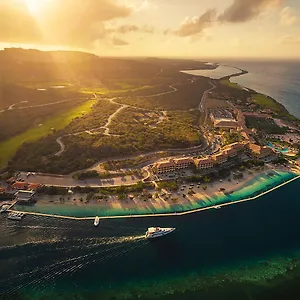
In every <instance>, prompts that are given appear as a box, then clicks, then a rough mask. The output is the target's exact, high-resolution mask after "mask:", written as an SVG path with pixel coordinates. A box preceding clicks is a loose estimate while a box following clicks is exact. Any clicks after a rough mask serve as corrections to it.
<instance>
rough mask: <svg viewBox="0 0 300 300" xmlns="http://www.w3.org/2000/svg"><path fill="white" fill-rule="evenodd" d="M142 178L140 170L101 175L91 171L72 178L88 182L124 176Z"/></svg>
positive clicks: (78, 173)
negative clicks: (93, 179)
mask: <svg viewBox="0 0 300 300" xmlns="http://www.w3.org/2000/svg"><path fill="white" fill-rule="evenodd" d="M130 175H134V176H141V173H140V172H139V171H138V170H134V171H126V172H122V173H109V172H105V173H99V172H97V171H96V170H90V171H85V172H77V173H75V174H74V175H73V176H72V177H73V178H74V179H77V180H86V179H89V178H99V179H106V178H114V177H123V176H130Z"/></svg>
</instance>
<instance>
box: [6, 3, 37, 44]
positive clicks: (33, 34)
mask: <svg viewBox="0 0 300 300" xmlns="http://www.w3.org/2000/svg"><path fill="white" fill-rule="evenodd" d="M16 4H18V5H16ZM41 40H42V37H41V34H40V32H39V29H38V26H37V23H36V21H35V20H34V19H33V18H32V17H31V15H30V12H29V9H28V7H27V6H26V5H25V3H24V2H20V3H16V1H3V0H0V41H2V42H8V43H14V42H21V43H22V42H27V43H35V42H40V41H41Z"/></svg>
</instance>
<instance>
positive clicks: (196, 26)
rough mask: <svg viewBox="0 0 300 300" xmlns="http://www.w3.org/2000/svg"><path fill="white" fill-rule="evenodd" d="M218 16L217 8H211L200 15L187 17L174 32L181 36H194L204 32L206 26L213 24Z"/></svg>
mask: <svg viewBox="0 0 300 300" xmlns="http://www.w3.org/2000/svg"><path fill="white" fill-rule="evenodd" d="M216 16H217V13H216V10H215V9H210V10H208V11H206V12H205V13H204V14H202V15H201V16H198V17H187V18H186V19H185V20H184V21H183V22H182V24H181V25H180V27H179V28H178V29H177V30H176V31H175V32H174V33H175V35H177V36H180V37H186V36H193V35H196V34H200V33H202V31H203V30H204V29H205V28H209V27H211V26H212V24H213V22H214V21H215V19H216Z"/></svg>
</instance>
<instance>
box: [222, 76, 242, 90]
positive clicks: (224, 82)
mask: <svg viewBox="0 0 300 300" xmlns="http://www.w3.org/2000/svg"><path fill="white" fill-rule="evenodd" d="M220 82H221V83H222V84H223V85H226V86H228V87H231V88H234V89H238V90H243V88H242V87H241V86H240V85H239V84H237V83H234V82H231V81H230V79H229V78H227V79H222V80H220Z"/></svg>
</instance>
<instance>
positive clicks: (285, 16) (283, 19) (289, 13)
mask: <svg viewBox="0 0 300 300" xmlns="http://www.w3.org/2000/svg"><path fill="white" fill-rule="evenodd" d="M297 22H298V18H297V17H296V15H295V13H294V11H293V10H292V9H291V8H290V7H289V6H286V7H285V8H283V9H282V10H281V12H280V24H281V25H283V26H292V25H294V24H295V23H297Z"/></svg>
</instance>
